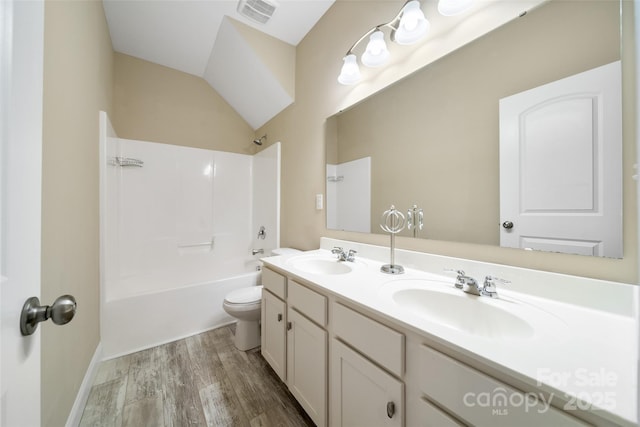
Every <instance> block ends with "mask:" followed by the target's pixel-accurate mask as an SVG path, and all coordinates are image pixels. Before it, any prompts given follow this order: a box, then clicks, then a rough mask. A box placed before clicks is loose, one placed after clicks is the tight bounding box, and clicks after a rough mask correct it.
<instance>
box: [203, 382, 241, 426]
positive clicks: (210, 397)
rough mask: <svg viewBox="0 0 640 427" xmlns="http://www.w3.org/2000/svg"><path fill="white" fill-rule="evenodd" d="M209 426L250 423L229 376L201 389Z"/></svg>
mask: <svg viewBox="0 0 640 427" xmlns="http://www.w3.org/2000/svg"><path fill="white" fill-rule="evenodd" d="M200 400H201V401H202V407H203V409H204V414H205V418H206V419H207V425H208V426H231V425H233V426H238V425H248V424H249V420H248V419H247V417H246V416H245V413H244V410H243V409H242V405H241V404H240V400H239V399H238V396H237V395H236V392H235V390H234V389H233V386H232V384H231V381H230V380H229V378H228V377H227V376H224V377H222V378H221V380H220V381H219V382H217V383H214V384H211V385H209V386H207V387H205V388H203V389H201V390H200Z"/></svg>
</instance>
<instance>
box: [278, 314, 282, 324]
mask: <svg viewBox="0 0 640 427" xmlns="http://www.w3.org/2000/svg"><path fill="white" fill-rule="evenodd" d="M278 322H282V313H278Z"/></svg>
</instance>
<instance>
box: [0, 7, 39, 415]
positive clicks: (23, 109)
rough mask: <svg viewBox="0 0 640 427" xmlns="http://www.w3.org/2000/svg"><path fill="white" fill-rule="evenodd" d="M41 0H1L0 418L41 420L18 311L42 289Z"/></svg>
mask: <svg viewBox="0 0 640 427" xmlns="http://www.w3.org/2000/svg"><path fill="white" fill-rule="evenodd" d="M43 31H44V3H43V2H42V1H41V0H2V1H0V142H1V145H0V167H1V174H0V219H1V221H0V242H1V247H0V278H1V282H0V309H1V315H0V322H1V335H2V338H1V343H2V344H1V345H2V347H1V353H2V363H1V365H2V366H1V371H0V375H1V377H0V383H1V388H2V400H1V402H2V403H1V407H0V411H1V414H0V425H2V426H8V427H9V426H10V427H13V426H38V425H40V333H39V332H38V331H36V332H35V334H33V335H31V336H28V337H23V336H22V335H21V333H20V326H19V321H20V312H21V310H22V306H23V304H24V303H25V301H26V300H27V298H29V297H31V296H37V297H39V296H40V199H41V177H42V168H41V162H42V67H43V34H44V33H43Z"/></svg>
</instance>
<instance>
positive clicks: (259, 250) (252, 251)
mask: <svg viewBox="0 0 640 427" xmlns="http://www.w3.org/2000/svg"><path fill="white" fill-rule="evenodd" d="M258 254H264V249H251V255H258Z"/></svg>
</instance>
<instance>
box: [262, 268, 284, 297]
mask: <svg viewBox="0 0 640 427" xmlns="http://www.w3.org/2000/svg"><path fill="white" fill-rule="evenodd" d="M286 280H287V279H286V278H285V277H284V276H283V275H282V274H278V273H276V272H275V271H272V270H269V269H268V268H263V269H262V285H263V286H264V288H265V289H268V290H269V291H270V292H271V293H272V294H274V295H275V296H277V297H278V298H280V299H285V298H286V296H287V295H286Z"/></svg>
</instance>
